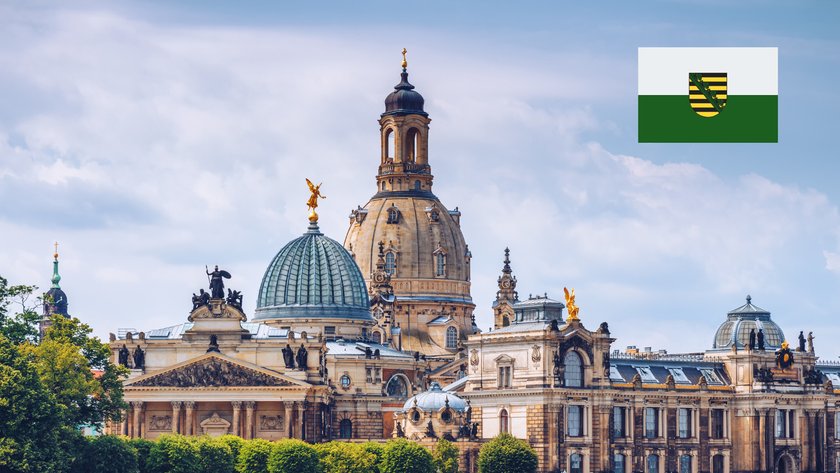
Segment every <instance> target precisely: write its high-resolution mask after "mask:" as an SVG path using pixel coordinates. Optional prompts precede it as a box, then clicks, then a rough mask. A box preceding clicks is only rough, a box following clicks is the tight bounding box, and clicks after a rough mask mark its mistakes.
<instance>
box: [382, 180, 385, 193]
mask: <svg viewBox="0 0 840 473" xmlns="http://www.w3.org/2000/svg"><path fill="white" fill-rule="evenodd" d="M382 190H383V191H384V190H385V181H382Z"/></svg>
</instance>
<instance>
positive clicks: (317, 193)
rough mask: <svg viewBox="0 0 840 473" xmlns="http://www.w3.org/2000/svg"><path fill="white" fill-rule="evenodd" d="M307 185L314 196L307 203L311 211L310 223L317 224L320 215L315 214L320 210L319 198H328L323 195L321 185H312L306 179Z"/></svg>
mask: <svg viewBox="0 0 840 473" xmlns="http://www.w3.org/2000/svg"><path fill="white" fill-rule="evenodd" d="M306 184H307V185H308V186H309V192H311V193H312V194H311V195H310V196H309V200H307V201H306V207H307V208H308V209H309V221H310V222H317V221H318V214H317V213H316V212H315V209H316V208H318V198H321V199H326V198H327V196H325V195H322V194H321V184H323V182H322V183H321V184H318V185H317V186H316V185H315V184H313V183H312V181H310V180H309V179H308V178H307V179H306Z"/></svg>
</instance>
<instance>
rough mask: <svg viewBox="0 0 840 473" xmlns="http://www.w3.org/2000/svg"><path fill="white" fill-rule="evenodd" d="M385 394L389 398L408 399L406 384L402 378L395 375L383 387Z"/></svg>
mask: <svg viewBox="0 0 840 473" xmlns="http://www.w3.org/2000/svg"><path fill="white" fill-rule="evenodd" d="M385 392H386V393H387V394H388V395H389V396H391V397H399V398H406V397H408V383H406V381H405V378H404V377H402V376H400V375H396V374H395V375H394V376H391V379H389V380H388V384H386V385H385Z"/></svg>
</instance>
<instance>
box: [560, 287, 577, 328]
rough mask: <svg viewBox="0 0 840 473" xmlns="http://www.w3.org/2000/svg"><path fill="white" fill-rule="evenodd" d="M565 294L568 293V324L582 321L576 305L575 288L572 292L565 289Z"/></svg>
mask: <svg viewBox="0 0 840 473" xmlns="http://www.w3.org/2000/svg"><path fill="white" fill-rule="evenodd" d="M563 292H565V293H566V310H568V311H569V317H568V318H567V319H566V321H567V322H576V321H578V320H580V319H579V318H578V311H579V310H580V308H579V307H578V306H577V305H576V304H575V288H572V290H571V291H569V290H568V289H566V288H565V287H564V288H563Z"/></svg>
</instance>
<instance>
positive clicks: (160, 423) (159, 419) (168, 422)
mask: <svg viewBox="0 0 840 473" xmlns="http://www.w3.org/2000/svg"><path fill="white" fill-rule="evenodd" d="M149 430H162V431H169V430H172V416H157V415H153V416H152V418H151V420H149Z"/></svg>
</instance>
